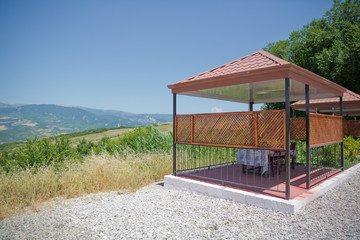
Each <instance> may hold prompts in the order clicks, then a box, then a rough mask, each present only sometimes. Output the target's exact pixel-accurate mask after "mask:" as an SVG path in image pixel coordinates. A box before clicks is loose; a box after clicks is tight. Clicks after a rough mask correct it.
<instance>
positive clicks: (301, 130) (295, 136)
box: [290, 117, 306, 141]
mask: <svg viewBox="0 0 360 240" xmlns="http://www.w3.org/2000/svg"><path fill="white" fill-rule="evenodd" d="M290 139H291V140H300V141H306V118H304V117H301V118H300V117H299V118H290Z"/></svg>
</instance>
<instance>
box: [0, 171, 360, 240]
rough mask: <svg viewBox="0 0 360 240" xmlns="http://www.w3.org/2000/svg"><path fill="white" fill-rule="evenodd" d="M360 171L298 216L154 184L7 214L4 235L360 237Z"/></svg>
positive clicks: (0, 229) (0, 233) (0, 231)
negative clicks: (19, 213) (11, 214)
mask: <svg viewBox="0 0 360 240" xmlns="http://www.w3.org/2000/svg"><path fill="white" fill-rule="evenodd" d="M359 207H360V173H357V174H356V175H355V176H354V177H352V178H351V179H349V180H347V181H346V182H344V183H343V184H341V185H340V186H338V187H337V188H335V189H333V190H332V191H330V192H328V193H327V194H325V195H323V196H322V197H321V198H319V199H318V200H316V201H314V202H312V203H310V204H309V205H307V206H306V207H305V208H303V209H302V210H300V212H298V213H297V214H296V215H290V214H285V213H279V212H274V211H271V210H264V209H260V208H256V207H252V206H248V205H244V204H239V203H235V202H231V201H227V200H222V199H215V198H211V197H206V196H201V195H195V194H191V193H187V192H181V191H176V190H168V189H164V188H163V187H162V186H160V185H157V184H152V185H149V186H147V187H145V188H143V189H141V190H139V191H137V192H136V193H126V194H119V193H118V192H111V193H100V194H93V195H88V196H84V197H81V198H76V199H70V200H66V201H61V202H58V203H56V204H54V205H51V207H47V208H45V209H44V210H42V211H40V212H37V213H30V214H25V215H21V216H16V217H12V218H8V219H4V220H2V221H0V239H139V238H141V239H165V238H166V239H208V238H215V239H360V209H359Z"/></svg>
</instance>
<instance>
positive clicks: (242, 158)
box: [236, 148, 269, 174]
mask: <svg viewBox="0 0 360 240" xmlns="http://www.w3.org/2000/svg"><path fill="white" fill-rule="evenodd" d="M236 160H237V162H238V163H239V164H243V165H247V166H253V167H254V168H255V167H261V169H262V174H264V173H265V172H267V171H268V168H269V150H263V149H261V150H260V149H245V148H243V149H239V151H238V152H237V153H236Z"/></svg>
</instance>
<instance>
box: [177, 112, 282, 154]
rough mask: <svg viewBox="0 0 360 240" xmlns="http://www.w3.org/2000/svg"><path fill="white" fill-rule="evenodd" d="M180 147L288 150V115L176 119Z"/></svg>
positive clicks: (210, 115)
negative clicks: (286, 131)
mask: <svg viewBox="0 0 360 240" xmlns="http://www.w3.org/2000/svg"><path fill="white" fill-rule="evenodd" d="M175 139H176V140H175V141H176V142H177V143H186V144H198V145H209V146H223V147H245V148H259V149H285V111H284V110H272V111H256V112H235V113H215V114H193V115H177V116H176V120H175Z"/></svg>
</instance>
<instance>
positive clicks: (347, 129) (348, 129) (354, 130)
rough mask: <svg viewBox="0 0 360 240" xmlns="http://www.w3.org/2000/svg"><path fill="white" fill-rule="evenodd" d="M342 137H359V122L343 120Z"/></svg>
mask: <svg viewBox="0 0 360 240" xmlns="http://www.w3.org/2000/svg"><path fill="white" fill-rule="evenodd" d="M344 135H346V136H353V137H360V120H344Z"/></svg>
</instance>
